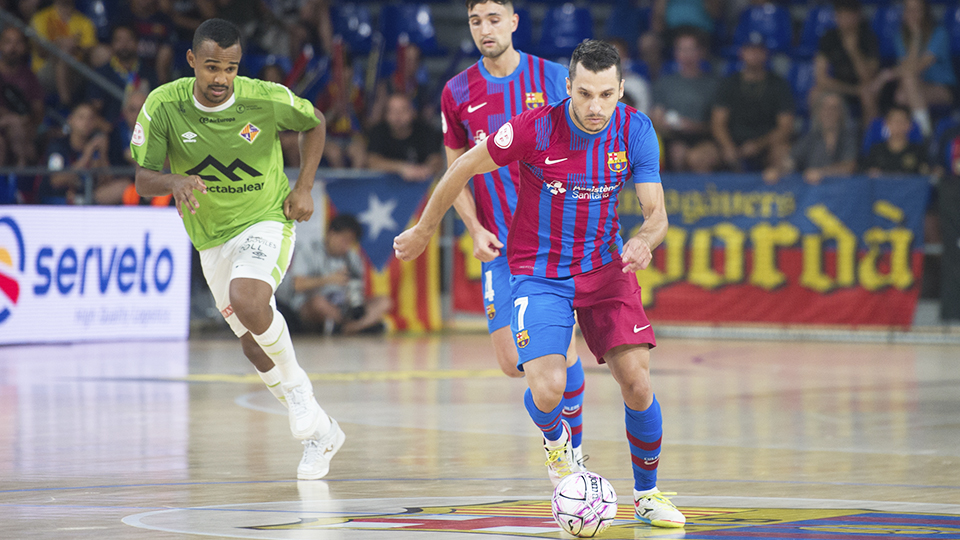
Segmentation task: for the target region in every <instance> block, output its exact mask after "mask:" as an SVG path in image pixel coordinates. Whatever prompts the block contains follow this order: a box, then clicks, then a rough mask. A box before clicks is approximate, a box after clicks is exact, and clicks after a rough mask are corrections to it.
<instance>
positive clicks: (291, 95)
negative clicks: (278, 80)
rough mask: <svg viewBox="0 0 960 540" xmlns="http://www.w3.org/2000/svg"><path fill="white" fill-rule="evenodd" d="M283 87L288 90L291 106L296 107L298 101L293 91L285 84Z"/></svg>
mask: <svg viewBox="0 0 960 540" xmlns="http://www.w3.org/2000/svg"><path fill="white" fill-rule="evenodd" d="M283 89H284V90H286V91H287V95H288V96H290V106H291V107H296V106H297V103H296V101H294V99H293V92H291V91H290V89H289V88H287V87H286V86H284V87H283Z"/></svg>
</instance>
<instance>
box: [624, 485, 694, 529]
mask: <svg viewBox="0 0 960 540" xmlns="http://www.w3.org/2000/svg"><path fill="white" fill-rule="evenodd" d="M667 495H676V493H669V494H668V493H662V492H660V490H657V491H655V492H653V493H648V494H646V495H643V496H640V497H637V496H636V495H634V499H633V506H634V510H635V513H636V517H637V519H639V520H640V521H642V522H644V523H648V524H650V525H653V526H654V527H667V528H671V529H673V528H678V527H683V526H684V525H685V524H686V523H687V518H686V517H684V515H683V514H682V513H681V512H680V510H677V507H676V506H675V505H674V504H673V503H672V502H670V499H668V498H667Z"/></svg>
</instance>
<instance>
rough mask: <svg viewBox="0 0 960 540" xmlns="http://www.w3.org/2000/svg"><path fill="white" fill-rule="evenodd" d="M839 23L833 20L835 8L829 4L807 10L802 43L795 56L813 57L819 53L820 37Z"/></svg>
mask: <svg viewBox="0 0 960 540" xmlns="http://www.w3.org/2000/svg"><path fill="white" fill-rule="evenodd" d="M836 25H837V23H836V21H834V20H833V8H832V7H830V6H827V5H817V6H812V7H811V8H810V11H809V12H807V19H806V20H805V21H804V23H803V30H801V31H800V43H799V44H798V45H797V49H796V53H795V54H794V57H795V58H813V56H814V55H815V54H817V47H818V46H819V45H820V38H822V37H823V35H824V34H826V33H827V30H830V29H831V28H834V27H835V26H836Z"/></svg>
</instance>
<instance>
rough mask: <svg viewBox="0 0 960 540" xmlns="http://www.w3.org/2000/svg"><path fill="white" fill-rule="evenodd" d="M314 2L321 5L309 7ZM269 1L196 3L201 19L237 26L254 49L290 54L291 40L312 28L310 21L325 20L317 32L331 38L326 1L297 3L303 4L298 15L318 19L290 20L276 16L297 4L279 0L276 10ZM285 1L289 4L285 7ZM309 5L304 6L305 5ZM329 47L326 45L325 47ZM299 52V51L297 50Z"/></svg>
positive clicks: (214, 0) (206, 0)
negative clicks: (321, 29) (225, 22)
mask: <svg viewBox="0 0 960 540" xmlns="http://www.w3.org/2000/svg"><path fill="white" fill-rule="evenodd" d="M317 3H320V4H323V5H324V6H326V7H325V8H313V6H314V5H315V4H317ZM271 4H272V3H268V2H267V1H265V0H199V1H198V5H199V7H200V12H201V14H202V15H203V18H204V19H211V18H214V17H216V18H220V19H226V20H228V21H230V22H232V23H234V24H236V25H237V27H238V28H240V31H241V33H242V34H243V38H244V41H245V42H246V43H247V44H248V45H249V46H248V47H247V49H251V50H256V48H260V49H261V50H263V51H266V52H267V53H270V54H278V55H287V54H291V51H290V47H291V43H292V42H294V41H298V40H300V39H302V38H303V36H304V35H305V34H304V29H308V30H312V28H310V27H311V26H312V25H316V26H317V27H320V26H323V25H324V23H322V22H320V21H325V26H326V27H327V28H325V30H327V29H328V31H326V32H320V35H321V36H324V34H326V36H327V37H329V39H331V40H332V26H331V25H330V20H329V19H330V15H329V11H330V8H329V5H328V4H327V2H326V0H306V1H305V2H302V4H301V5H300V7H301V8H303V11H302V12H301V14H302V15H308V16H315V17H319V18H320V21H317V20H309V19H302V20H301V19H300V18H299V17H297V20H293V19H291V20H292V23H291V24H287V22H286V21H284V20H282V19H281V18H280V17H281V16H282V15H283V14H284V13H286V12H289V11H291V10H293V9H298V7H297V6H294V5H292V4H290V2H289V1H287V2H282V4H283V5H282V6H278V8H277V12H274V10H272V9H271ZM288 4H290V6H289V7H288ZM308 5H309V6H311V7H310V8H308V7H307V6H308ZM323 45H324V47H329V43H324V44H323ZM325 50H326V51H329V49H328V48H326V49H325ZM297 52H299V51H297Z"/></svg>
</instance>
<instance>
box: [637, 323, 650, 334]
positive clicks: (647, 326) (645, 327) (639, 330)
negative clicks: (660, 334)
mask: <svg viewBox="0 0 960 540" xmlns="http://www.w3.org/2000/svg"><path fill="white" fill-rule="evenodd" d="M647 328H650V325H649V324H648V325H646V326H644V327H641V328H637V325H633V333H634V334H636V333H638V332H641V331H643V330H646V329H647Z"/></svg>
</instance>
